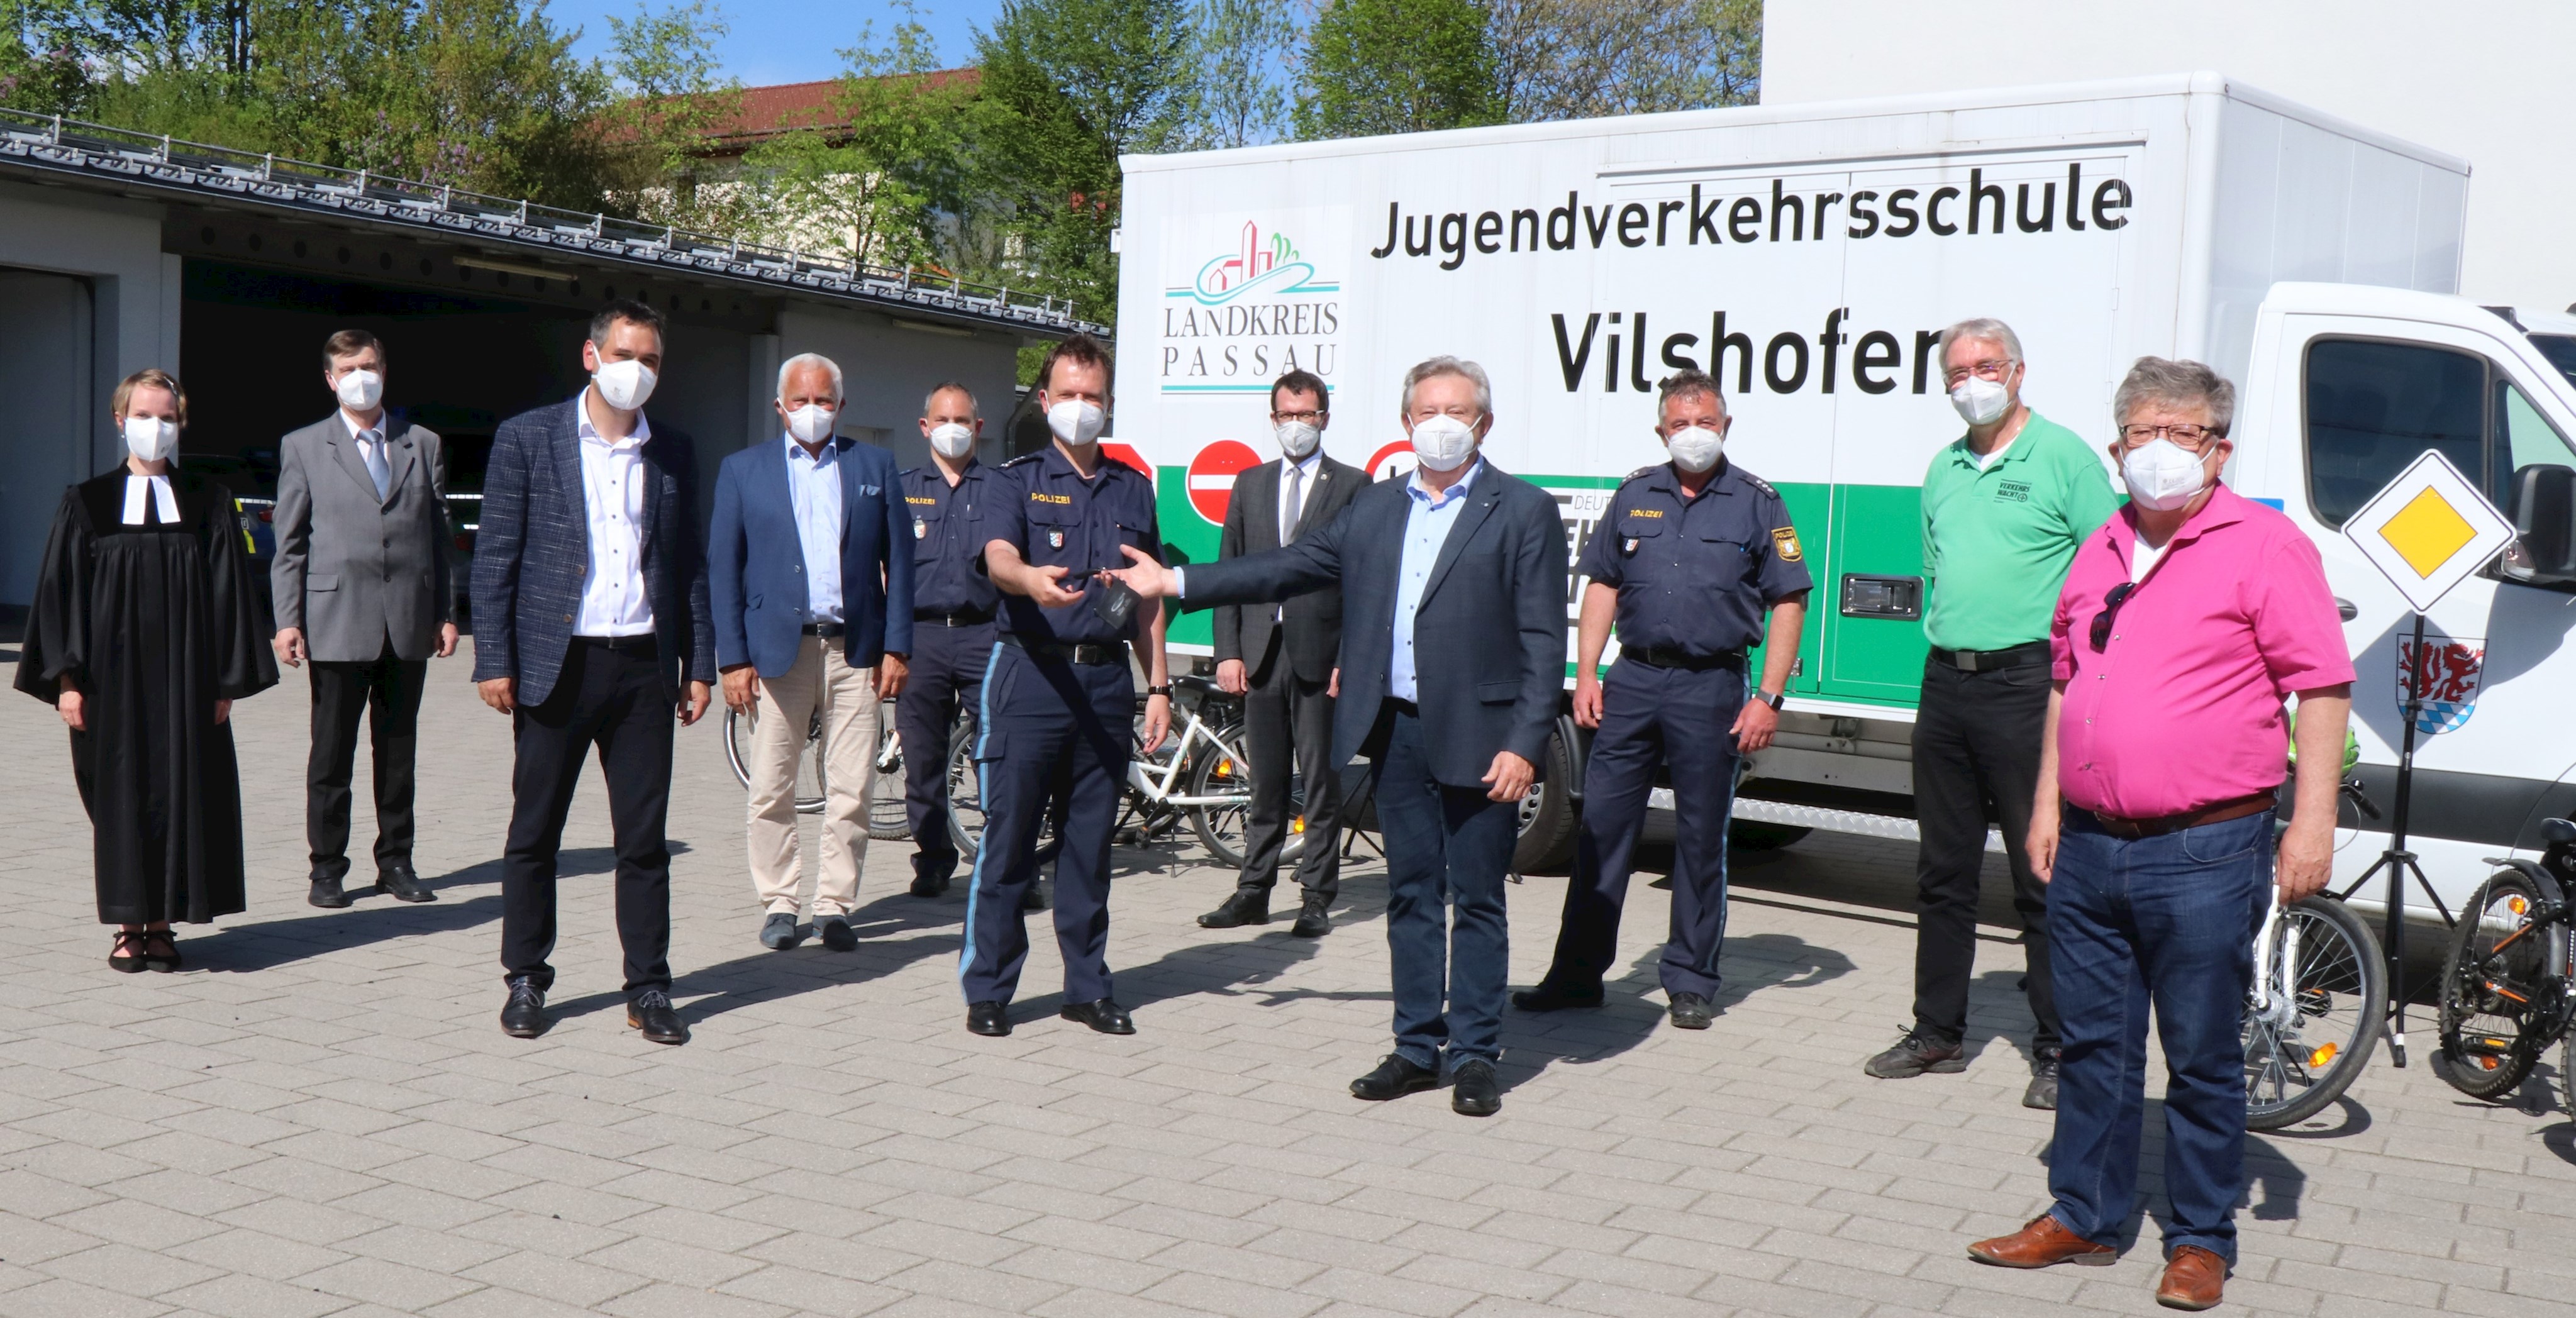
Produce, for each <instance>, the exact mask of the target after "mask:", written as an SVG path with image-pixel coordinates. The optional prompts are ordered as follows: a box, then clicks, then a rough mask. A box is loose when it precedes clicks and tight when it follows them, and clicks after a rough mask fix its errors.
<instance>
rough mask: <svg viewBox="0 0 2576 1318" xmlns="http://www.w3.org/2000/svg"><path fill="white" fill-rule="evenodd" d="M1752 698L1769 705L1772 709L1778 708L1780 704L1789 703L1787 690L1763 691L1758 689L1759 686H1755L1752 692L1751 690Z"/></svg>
mask: <svg viewBox="0 0 2576 1318" xmlns="http://www.w3.org/2000/svg"><path fill="white" fill-rule="evenodd" d="M1753 698H1754V699H1756V700H1759V701H1761V702H1762V703H1763V704H1766V705H1769V706H1770V707H1771V708H1772V709H1774V710H1777V709H1779V708H1780V707H1781V706H1782V705H1785V704H1788V703H1789V693H1788V692H1786V691H1764V690H1762V689H1760V688H1759V687H1756V688H1755V689H1754V692H1753Z"/></svg>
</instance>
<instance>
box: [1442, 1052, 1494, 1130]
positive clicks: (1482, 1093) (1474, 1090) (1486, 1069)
mask: <svg viewBox="0 0 2576 1318" xmlns="http://www.w3.org/2000/svg"><path fill="white" fill-rule="evenodd" d="M1449 1085H1450V1088H1449V1110H1450V1111H1452V1112H1455V1113H1457V1114H1458V1115H1459V1116H1462V1117H1490V1116H1492V1115H1494V1114H1495V1113H1497V1112H1500V1111H1502V1110H1503V1087H1502V1085H1500V1084H1498V1083H1496V1082H1495V1080H1494V1064H1493V1063H1492V1062H1488V1061H1486V1060H1484V1059H1483V1058H1481V1057H1480V1058H1477V1059H1476V1060H1474V1061H1469V1062H1460V1063H1459V1064H1458V1069H1457V1071H1456V1072H1455V1073H1454V1074H1452V1075H1451V1076H1450V1078H1449Z"/></svg>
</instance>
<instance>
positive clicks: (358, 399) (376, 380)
mask: <svg viewBox="0 0 2576 1318" xmlns="http://www.w3.org/2000/svg"><path fill="white" fill-rule="evenodd" d="M332 392H334V393H337V394H338V395H340V406H342V407H345V408H347V409H349V410H350V411H352V412H372V411H374V410H375V409H376V404H377V403H378V402H380V401H382V400H383V398H384V396H385V377H383V376H381V375H378V374H376V373H375V372H374V371H351V372H349V373H348V374H346V375H343V376H341V377H340V383H339V384H337V385H335V386H333V387H332Z"/></svg>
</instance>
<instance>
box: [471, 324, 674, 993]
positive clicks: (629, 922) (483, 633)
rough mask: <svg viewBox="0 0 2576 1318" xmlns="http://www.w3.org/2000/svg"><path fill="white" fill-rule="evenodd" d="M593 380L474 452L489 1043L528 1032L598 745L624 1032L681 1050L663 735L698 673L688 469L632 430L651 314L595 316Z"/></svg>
mask: <svg viewBox="0 0 2576 1318" xmlns="http://www.w3.org/2000/svg"><path fill="white" fill-rule="evenodd" d="M581 363H582V366H583V367H584V368H585V369H587V370H589V371H590V372H591V382H590V384H589V385H588V386H587V387H585V388H584V389H583V390H582V391H581V393H580V395H579V396H577V397H575V398H574V399H573V400H572V401H571V402H569V403H556V404H553V405H551V406H547V407H541V408H538V409H537V410H536V411H533V412H527V413H522V414H521V415H518V416H514V417H512V418H510V419H509V420H507V421H504V422H502V423H501V428H500V431H499V432H498V433H497V434H495V435H494V436H493V437H492V462H491V466H490V468H489V470H488V471H487V473H486V474H485V476H484V478H483V524H482V526H481V528H480V529H479V530H478V531H477V532H476V534H475V544H474V681H475V685H476V687H477V688H478V689H479V690H480V692H481V694H482V696H483V703H484V704H487V705H490V706H491V707H492V708H494V709H496V710H499V711H501V712H502V713H504V714H508V715H510V716H511V718H512V726H513V732H514V735H515V737H516V740H517V744H518V760H517V764H516V766H515V767H514V768H513V769H512V771H511V779H510V796H511V806H510V835H509V841H508V842H507V843H506V844H504V846H503V849H502V853H501V966H502V970H503V973H504V975H505V977H506V978H507V980H508V982H509V985H510V1000H509V1003H508V1004H507V1005H506V1006H504V1007H503V1008H502V1009H501V1028H502V1029H503V1030H504V1031H506V1032H508V1033H509V1034H511V1035H512V1036H514V1037H517V1038H522V1039H533V1038H535V1037H536V1036H538V1035H540V1034H543V1033H545V1032H546V1026H547V1025H548V1024H549V1021H548V1019H547V1016H546V991H547V990H548V989H549V988H551V987H552V986H553V984H554V978H555V972H554V967H553V966H550V965H548V964H546V958H547V957H548V956H549V955H551V954H552V953H553V951H554V945H555V859H556V853H557V852H558V851H560V850H561V848H562V846H563V826H564V816H565V814H567V813H568V812H570V811H571V809H572V795H573V788H574V787H575V785H577V784H578V783H579V782H580V781H581V767H582V761H583V760H584V759H585V758H587V757H588V756H589V754H590V749H591V747H592V746H593V745H596V746H597V747H598V748H599V768H600V774H601V776H602V777H603V778H605V779H607V783H608V820H609V828H610V831H611V835H612V837H613V839H614V841H615V845H616V850H617V941H618V942H619V944H620V945H621V946H622V947H623V948H624V950H625V954H626V1023H627V1025H628V1026H630V1027H632V1028H634V1029H638V1030H641V1031H643V1033H644V1037H645V1038H647V1039H649V1040H651V1041H653V1042H655V1043H686V1042H688V1040H689V1027H688V1026H687V1025H685V1024H683V1023H682V1022H681V1020H680V1013H679V1012H678V1011H676V1010H674V1009H673V1008H672V1006H671V963H670V958H669V953H670V948H671V849H670V845H669V843H668V842H667V841H666V840H665V835H664V831H663V825H664V822H665V821H666V820H667V819H668V818H669V816H670V812H671V735H672V726H671V725H672V722H673V718H674V715H675V714H676V716H677V720H678V722H680V723H681V724H683V725H685V724H690V723H695V722H697V721H698V719H699V717H700V716H701V715H704V714H705V713H706V712H707V703H708V699H709V692H708V686H709V683H710V681H711V680H712V679H713V678H714V676H715V667H716V652H715V645H714V639H713V628H712V627H711V626H710V625H709V623H708V619H707V568H706V555H705V543H704V541H703V540H701V539H700V537H699V535H698V521H697V513H698V501H697V457H696V455H695V454H694V453H693V452H692V451H691V449H690V445H689V440H688V437H687V436H684V435H681V434H678V433H677V432H674V431H672V430H670V429H668V428H666V427H662V426H656V425H653V424H652V423H651V422H649V421H647V420H646V419H645V417H644V400H645V399H646V398H648V397H650V396H651V395H652V392H653V384H654V380H655V378H656V377H657V376H658V375H659V374H660V372H661V369H662V314H661V313H660V312H658V311H655V310H653V309H652V308H651V307H648V306H645V305H643V304H641V303H637V302H624V301H620V302H611V303H609V304H608V306H606V307H605V308H603V309H602V310H601V311H600V313H599V314H598V315H597V316H594V317H592V318H591V322H590V339H589V341H588V342H586V343H584V344H582V348H581Z"/></svg>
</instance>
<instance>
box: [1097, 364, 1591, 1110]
mask: <svg viewBox="0 0 2576 1318" xmlns="http://www.w3.org/2000/svg"><path fill="white" fill-rule="evenodd" d="M1403 419H1404V426H1405V429H1406V431H1407V432H1408V433H1409V434H1410V435H1411V436H1412V439H1413V450H1414V456H1415V457H1416V459H1417V460H1418V461H1419V462H1420V467H1419V468H1418V469H1417V470H1416V471H1415V472H1414V474H1413V476H1412V478H1411V479H1409V480H1403V481H1392V480H1390V481H1384V482H1380V483H1378V484H1374V485H1371V486H1369V487H1368V488H1367V489H1365V490H1362V491H1361V492H1360V493H1359V496H1358V497H1357V498H1355V499H1353V500H1351V503H1350V506H1349V507H1347V508H1344V509H1343V510H1342V512H1341V514H1340V515H1339V516H1336V517H1335V518H1334V519H1333V520H1332V521H1331V522H1330V523H1327V524H1326V525H1324V526H1321V527H1317V528H1314V529H1313V530H1311V531H1308V532H1307V533H1306V534H1304V535H1302V536H1300V537H1298V538H1297V540H1296V541H1295V542H1294V543H1291V544H1288V545H1284V546H1282V547H1280V548H1278V549H1273V550H1270V551H1267V552H1265V553H1258V554H1249V555H1246V556H1245V557H1242V558H1238V559H1234V560H1231V561H1220V562H1215V563H1201V564H1194V565H1192V566H1190V567H1187V568H1183V569H1179V570H1174V569H1170V568H1166V567H1163V566H1162V565H1161V564H1159V563H1156V562H1155V561H1154V560H1153V559H1152V558H1151V557H1149V556H1147V555H1146V554H1144V553H1142V552H1130V553H1129V554H1128V555H1127V557H1128V558H1129V559H1130V560H1131V562H1132V566H1130V567H1128V568H1126V569H1124V570H1122V571H1120V572H1119V573H1117V575H1118V576H1119V578H1120V579H1122V580H1124V581H1126V582H1127V584H1128V585H1129V586H1130V587H1132V588H1134V589H1135V590H1136V592H1137V593H1138V594H1140V595H1145V596H1148V597H1169V598H1172V599H1174V600H1176V601H1177V602H1178V603H1179V604H1180V605H1181V607H1183V608H1197V607H1212V606H1215V605H1219V604H1250V603H1260V602H1267V601H1275V600H1284V599H1287V598H1289V597H1291V596H1295V595H1300V594H1304V593H1307V592H1309V591H1316V590H1322V589H1326V588H1328V587H1333V586H1338V587H1339V588H1340V589H1341V591H1342V608H1343V612H1344V616H1345V621H1344V625H1343V628H1342V649H1341V687H1342V694H1341V699H1340V701H1339V703H1338V705H1337V707H1336V708H1335V710H1334V714H1333V754H1332V763H1333V764H1334V765H1335V766H1336V767H1338V766H1341V765H1344V764H1348V763H1349V762H1350V760H1351V758H1352V757H1353V756H1355V755H1359V754H1363V753H1365V754H1367V755H1368V756H1369V757H1370V758H1371V759H1372V760H1374V761H1375V763H1376V766H1377V776H1378V778H1377V811H1378V820H1379V822H1380V823H1381V824H1382V825H1383V827H1384V829H1385V833H1386V855H1387V878H1386V883H1387V909H1386V941H1387V949H1388V952H1389V953H1390V956H1391V960H1392V961H1393V963H1394V966H1393V971H1394V980H1395V985H1394V987H1395V1051H1394V1052H1393V1053H1391V1054H1389V1055H1388V1056H1387V1058H1386V1060H1385V1061H1384V1062H1382V1063H1380V1064H1379V1066H1378V1068H1377V1069H1376V1070H1374V1071H1372V1072H1370V1073H1369V1074H1367V1075H1364V1076H1361V1077H1360V1078H1359V1079H1357V1080H1354V1081H1352V1082H1351V1093H1352V1094H1353V1095H1355V1096H1357V1097H1359V1098H1363V1099H1369V1100H1385V1099H1391V1098H1397V1097H1400V1096H1402V1095H1405V1094H1410V1093H1414V1092H1417V1091H1419V1090H1424V1089H1429V1088H1432V1087H1433V1086H1434V1085H1436V1084H1437V1083H1438V1082H1439V1078H1440V1070H1441V1062H1442V1054H1443V1052H1444V1051H1445V1052H1446V1053H1447V1055H1448V1062H1449V1070H1450V1076H1451V1080H1452V1082H1453V1085H1454V1089H1453V1092H1452V1095H1451V1098H1450V1106H1451V1107H1452V1108H1454V1109H1456V1110H1457V1111H1459V1112H1461V1113H1464V1114H1466V1115H1468V1116H1479V1117H1481V1116H1489V1115H1491V1114H1492V1113H1494V1112H1496V1111H1499V1110H1500V1109H1501V1107H1502V1090H1501V1087H1500V1086H1499V1085H1498V1084H1496V1082H1495V1079H1494V1062H1495V1060H1496V1058H1498V1057H1499V1056H1500V1055H1501V1052H1502V1042H1501V1022H1502V1011H1503V982H1504V976H1505V972H1506V969H1507V967H1506V962H1507V960H1508V951H1509V945H1508V941H1507V935H1508V929H1507V927H1506V924H1505V921H1504V912H1503V879H1504V874H1505V872H1506V871H1507V870H1508V869H1509V868H1510V865H1511V858H1512V848H1513V845H1514V844H1515V843H1516V842H1517V841H1518V833H1519V827H1518V825H1519V816H1520V808H1519V807H1520V801H1521V798H1522V797H1523V796H1525V795H1527V794H1528V792H1529V788H1530V783H1531V781H1532V780H1533V779H1534V778H1535V777H1536V774H1537V765H1538V763H1539V759H1540V756H1541V755H1542V754H1543V753H1544V752H1545V750H1546V747H1547V740H1548V737H1549V736H1550V735H1551V730H1552V728H1553V726H1554V724H1555V722H1556V714H1557V703H1558V700H1559V697H1560V695H1561V693H1562V692H1563V690H1564V687H1565V596H1566V547H1565V524H1564V522H1563V521H1562V520H1561V519H1560V518H1559V516H1558V514H1557V509H1556V501H1555V500H1554V499H1552V498H1550V497H1549V496H1548V494H1547V492H1546V491H1544V490H1541V489H1539V488H1538V487H1537V486H1535V485H1532V484H1530V483H1529V482H1527V481H1524V480H1521V479H1518V478H1517V477H1513V476H1510V475H1506V474H1505V473H1503V472H1502V471H1500V470H1498V469H1496V468H1495V467H1494V466H1493V465H1492V464H1490V463H1487V462H1486V461H1484V460H1483V458H1482V457H1481V456H1480V455H1479V454H1478V451H1477V450H1478V449H1479V448H1480V447H1481V446H1482V445H1483V443H1484V438H1485V435H1486V432H1487V431H1489V430H1491V429H1492V428H1493V386H1492V385H1491V384H1490V383H1489V382H1488V381H1487V380H1486V378H1485V372H1484V370H1483V368H1481V367H1479V366H1477V365H1476V364H1475V363H1473V362H1466V361H1460V360H1458V359H1457V358H1455V357H1434V358H1432V359H1431V360H1429V361H1426V362H1424V363H1422V364H1421V365H1419V366H1416V367H1414V368H1413V369H1412V370H1411V371H1408V372H1406V373H1405V377H1404V410H1403ZM1452 903H1454V904H1455V907H1456V910H1457V916H1456V923H1455V926H1454V928H1453V927H1451V926H1450V923H1449V921H1448V920H1447V919H1445V918H1444V916H1445V914H1446V911H1447V909H1448V907H1449V906H1450V905H1451V904H1452ZM1444 997H1445V998H1446V1010H1445V1012H1444V1010H1443V999H1444Z"/></svg>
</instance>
